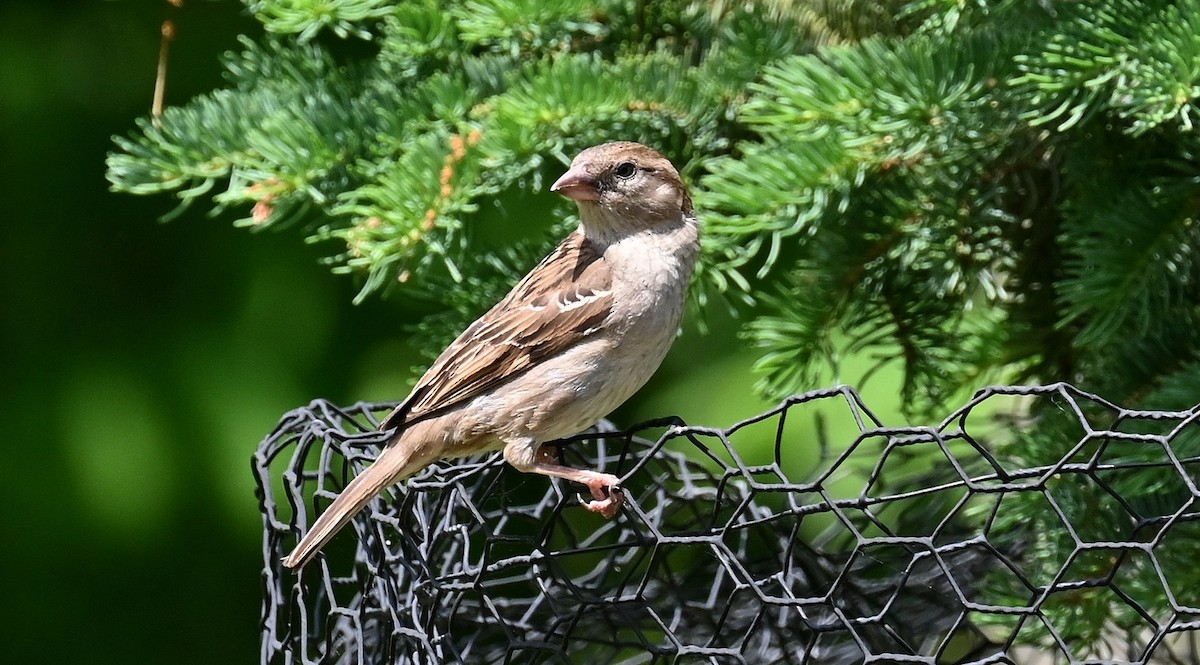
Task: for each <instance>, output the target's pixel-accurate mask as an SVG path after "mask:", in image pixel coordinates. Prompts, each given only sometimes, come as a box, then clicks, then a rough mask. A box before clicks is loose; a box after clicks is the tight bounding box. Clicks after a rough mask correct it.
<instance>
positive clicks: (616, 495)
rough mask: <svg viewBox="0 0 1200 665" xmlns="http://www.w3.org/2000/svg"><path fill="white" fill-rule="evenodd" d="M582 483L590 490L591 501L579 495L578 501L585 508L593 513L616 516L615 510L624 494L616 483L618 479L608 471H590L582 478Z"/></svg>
mask: <svg viewBox="0 0 1200 665" xmlns="http://www.w3.org/2000/svg"><path fill="white" fill-rule="evenodd" d="M581 482H583V484H584V485H587V487H588V489H589V490H591V491H592V497H594V500H593V501H588V500H587V499H585V498H584V497H583V495H580V496H579V502H580V503H582V504H583V506H584V507H585V508H587V509H588V510H590V511H592V512H593V513H600V514H601V515H603V516H605V517H607V518H608V519H612V518H614V517H616V516H617V512H618V511H620V510H621V504H622V503H624V502H625V495H624V494H622V493H621V488H620V486H619V485H618V484H617V483H618V482H620V479H619V478H617V477H616V476H614V475H612V474H608V473H590V474H588V477H587V478H586V479H582V480H581Z"/></svg>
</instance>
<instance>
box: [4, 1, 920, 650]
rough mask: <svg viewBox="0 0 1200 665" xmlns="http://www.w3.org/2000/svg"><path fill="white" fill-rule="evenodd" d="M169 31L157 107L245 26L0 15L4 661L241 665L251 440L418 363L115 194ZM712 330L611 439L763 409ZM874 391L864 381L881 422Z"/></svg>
mask: <svg viewBox="0 0 1200 665" xmlns="http://www.w3.org/2000/svg"><path fill="white" fill-rule="evenodd" d="M168 14H169V15H171V16H172V17H173V18H174V19H175V22H176V29H177V37H176V40H175V42H174V44H173V45H172V49H171V54H170V69H169V78H168V86H167V103H168V104H171V103H180V102H183V101H185V100H187V99H188V98H190V97H192V96H194V95H196V94H200V93H203V92H205V91H208V90H211V89H213V88H215V87H219V86H220V85H221V84H222V82H221V72H220V64H219V55H220V54H221V53H222V52H223V51H225V50H227V49H231V48H234V47H235V46H236V37H237V35H238V34H241V33H245V34H250V35H257V34H259V31H260V30H261V28H260V27H259V26H258V24H257V23H256V22H254V21H253V20H252V19H250V18H249V17H247V16H245V15H244V13H243V5H242V4H241V3H237V2H232V1H224V2H220V1H199V0H189V1H188V2H187V3H186V4H185V5H184V7H183V8H182V9H181V10H174V9H171V8H170V7H169V6H168V5H167V3H166V2H163V1H161V0H159V1H151V0H144V1H136V2H134V1H129V2H95V1H92V2H83V1H77V2H26V3H23V4H13V3H6V4H3V5H0V155H2V156H3V159H2V160H0V164H2V167H0V168H2V169H3V172H2V173H0V191H2V192H3V201H4V206H3V211H4V212H3V222H2V223H0V234H2V235H0V271H2V274H3V283H4V289H3V294H4V310H3V324H2V325H0V354H3V355H2V356H0V358H2V360H0V376H3V380H2V383H0V386H2V388H0V390H2V391H3V392H2V403H3V407H4V408H3V415H4V422H5V425H6V426H5V429H4V432H5V434H6V437H5V438H6V442H5V443H6V445H5V449H4V450H5V453H4V457H3V461H2V462H0V468H2V469H3V478H4V498H3V501H2V503H0V505H2V506H3V509H0V519H2V520H3V533H4V539H3V545H2V546H0V570H2V571H3V591H2V594H3V597H4V599H5V600H4V602H3V603H0V608H2V609H0V613H3V615H2V616H0V626H3V634H4V636H5V637H4V639H0V662H8V663H17V662H45V661H46V660H47V659H48V656H49V660H52V661H54V662H74V663H98V662H126V663H127V662H136V663H159V662H163V663H165V662H170V663H216V662H253V661H254V659H255V658H256V654H257V651H258V630H257V624H258V613H259V601H260V593H261V592H260V581H259V570H260V568H261V565H262V554H261V536H260V530H261V524H260V521H259V515H258V510H257V504H256V500H255V498H254V495H253V483H252V479H251V475H250V464H249V460H250V456H251V453H252V452H253V450H254V448H255V446H256V444H257V443H258V441H259V440H260V439H261V438H262V437H263V436H264V435H266V434H267V433H268V432H270V430H271V429H272V428H273V427H274V425H275V424H276V422H277V421H278V419H279V417H280V416H281V415H282V414H283V413H284V412H285V411H287V410H289V409H291V408H293V407H296V406H299V405H302V404H304V403H307V402H308V401H309V400H311V399H313V398H315V397H324V398H328V399H331V400H334V401H337V402H346V403H349V402H353V401H356V400H360V399H367V400H386V399H399V398H400V397H402V396H403V395H404V394H405V392H406V391H407V389H408V386H409V384H410V382H411V380H412V378H413V369H414V366H415V365H416V364H418V363H419V362H420V359H419V358H417V357H415V356H413V355H412V353H411V351H410V350H409V349H408V347H407V346H406V345H405V344H404V341H403V339H401V338H400V336H399V335H398V333H397V328H398V323H399V322H402V321H405V320H406V319H405V316H406V314H405V311H404V310H403V308H402V307H401V306H400V305H399V304H397V303H390V302H388V301H382V300H379V299H377V298H376V299H371V300H369V301H368V302H367V303H366V304H364V305H361V306H357V307H356V306H352V305H351V304H350V301H351V298H352V297H353V296H354V294H355V293H356V291H357V287H356V285H355V284H354V283H352V281H351V280H349V279H346V278H344V277H336V276H333V275H331V274H330V273H329V272H328V270H327V269H326V268H325V267H323V266H322V265H321V264H320V263H319V257H320V256H321V255H322V254H323V252H322V251H321V249H320V248H315V247H311V246H308V245H305V244H303V243H302V242H300V241H299V238H298V236H297V235H296V234H250V233H247V232H245V231H242V230H237V229H234V228H233V227H232V226H230V224H229V223H228V221H229V220H226V219H210V218H207V217H205V216H203V215H201V214H198V213H189V214H185V215H184V216H183V217H182V218H180V219H178V220H176V221H174V222H172V223H170V224H161V223H158V222H157V221H156V220H157V219H158V218H159V216H160V215H162V214H163V213H165V212H166V211H168V210H170V209H171V207H172V206H173V201H172V200H170V199H168V198H166V197H152V198H140V197H132V196H122V195H116V194H111V193H109V191H108V186H107V183H106V181H105V179H104V157H105V154H106V153H107V152H108V151H109V150H110V148H111V143H110V137H111V136H112V135H113V134H123V133H126V132H128V131H130V130H131V129H132V127H133V121H134V119H135V118H136V117H139V116H142V115H145V114H146V113H148V111H149V107H150V103H151V97H152V93H153V87H154V75H155V67H156V61H157V55H158V49H159V30H160V25H161V23H162V21H163V19H164V18H165V17H166V16H167V15H168ZM614 138H617V137H614ZM709 324H710V326H711V328H712V332H711V333H710V334H708V335H703V336H702V335H699V334H698V333H697V332H696V330H695V326H694V325H690V324H689V325H688V327H687V332H686V334H685V337H684V339H683V340H682V341H681V343H680V344H678V345H677V346H676V348H675V350H674V351H673V352H672V355H671V357H670V358H669V359H668V362H667V364H666V366H664V368H663V370H662V371H661V372H660V373H659V376H658V377H656V379H655V381H654V382H652V383H651V384H650V385H649V386H648V387H647V388H646V389H645V390H644V391H643V392H642V393H641V395H640V396H639V397H638V398H637V399H636V400H635V403H633V404H631V405H629V406H627V407H626V408H625V409H624V410H623V411H621V412H619V413H618V414H617V416H616V420H617V421H618V422H620V423H624V424H629V423H632V422H635V421H637V420H641V419H644V418H650V417H655V416H663V415H667V414H680V415H683V416H684V417H685V418H687V419H688V420H689V421H690V422H694V423H697V424H704V425H714V426H716V425H727V424H730V423H732V422H734V421H736V420H739V419H741V418H744V417H747V416H750V415H753V414H754V413H757V412H758V411H760V410H762V409H763V407H764V406H765V405H766V404H765V403H764V402H762V401H761V400H758V399H757V398H756V397H754V394H753V391H752V390H751V389H750V386H751V384H752V382H753V377H752V376H750V374H749V372H748V367H749V365H750V362H751V361H752V359H753V358H754V357H756V354H755V353H754V352H753V351H752V350H739V349H738V348H737V342H736V338H735V337H734V335H733V332H732V330H733V328H732V325H731V323H730V322H729V321H728V320H727V319H726V318H723V314H722V312H721V311H719V310H718V309H714V310H713V311H712V312H710V313H709ZM697 359H703V362H702V363H698V362H696V360H697ZM891 384H892V382H891V381H890V380H888V379H887V378H886V376H885V377H884V378H881V379H876V380H875V381H874V382H873V386H868V388H869V389H868V390H867V391H866V397H867V399H868V403H869V404H871V406H872V407H873V408H875V409H877V410H882V411H890V410H891V409H890V406H891V405H894V404H895V402H896V400H897V395H896V394H895V390H894V389H893V388H892V387H891ZM872 388H873V389H872ZM836 434H837V433H836V432H835V435H836Z"/></svg>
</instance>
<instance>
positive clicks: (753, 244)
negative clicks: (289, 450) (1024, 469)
mask: <svg viewBox="0 0 1200 665" xmlns="http://www.w3.org/2000/svg"><path fill="white" fill-rule="evenodd" d="M247 6H248V8H249V10H250V11H251V12H252V13H253V14H254V15H255V16H256V17H257V18H258V19H259V20H261V21H262V23H263V25H264V26H265V27H266V29H267V30H268V31H269V33H271V36H270V37H269V38H266V39H263V40H260V41H251V40H249V39H243V42H242V49H241V51H240V52H239V53H235V54H230V55H229V56H228V58H227V60H226V64H225V66H226V70H227V72H228V80H229V83H228V86H227V87H225V88H223V89H220V90H216V91H213V92H211V93H209V94H207V95H205V96H202V97H199V98H197V99H193V100H191V101H189V102H187V103H186V104H184V105H182V106H177V107H174V108H170V109H168V110H167V111H166V113H165V114H164V115H163V116H162V117H161V118H159V119H158V120H156V121H154V122H152V121H151V120H149V119H145V120H141V121H139V122H138V125H137V130H136V131H135V132H133V133H132V134H131V135H129V136H125V137H118V138H117V139H116V149H115V150H114V152H113V153H112V154H111V156H110V158H109V161H108V177H109V180H110V181H111V183H112V186H113V188H114V189H116V190H118V191H122V192H129V193H134V194H151V193H159V192H169V193H171V194H173V195H174V196H175V197H177V198H178V199H179V203H180V205H181V206H188V205H201V206H205V207H208V208H211V209H212V210H213V211H214V212H218V213H222V214H231V215H233V216H235V217H236V218H237V220H236V221H235V223H236V224H239V225H244V226H247V227H251V228H254V229H268V228H284V227H287V228H290V229H295V230H297V231H298V232H299V233H301V234H303V236H304V237H305V238H307V239H308V240H310V241H314V242H319V243H321V245H322V246H323V247H328V248H329V261H330V264H331V265H332V267H333V269H334V271H336V272H339V273H349V274H351V275H353V276H354V278H355V279H357V280H359V283H361V285H362V290H361V293H360V295H359V297H360V298H365V297H368V296H371V295H373V294H377V293H382V292H386V291H388V290H393V289H395V290H401V291H404V292H405V293H407V294H409V295H414V296H419V297H423V298H427V299H429V300H431V301H433V302H435V303H437V304H439V305H440V306H441V308H442V310H443V311H444V312H446V313H447V314H443V315H435V316H449V317H450V318H454V319H455V320H458V321H466V320H469V318H470V317H472V316H474V315H477V314H478V313H480V312H481V311H482V310H483V309H484V308H486V307H487V306H488V305H489V304H490V303H491V302H493V301H494V300H495V298H496V297H497V296H498V295H500V294H501V293H502V292H503V290H504V288H505V286H506V285H507V284H510V283H511V282H512V281H513V280H514V279H515V278H516V277H517V276H519V275H520V274H522V273H523V272H524V271H525V270H527V269H528V268H529V267H530V266H531V265H532V264H533V262H534V261H535V259H536V257H537V256H539V255H540V254H542V253H543V252H545V251H546V250H547V249H548V248H549V246H550V245H551V244H552V243H553V242H554V239H555V238H556V237H558V236H561V235H562V234H563V233H564V232H565V230H566V229H567V228H569V227H570V225H571V224H572V222H571V218H570V217H571V213H572V210H571V206H570V205H569V203H568V202H565V201H560V200H558V198H557V197H553V196H550V195H548V194H546V193H545V192H544V190H545V188H546V186H547V185H548V183H549V179H550V178H553V177H554V176H555V175H557V173H558V172H560V171H561V169H562V168H563V164H564V163H565V162H566V160H567V159H569V157H570V156H572V155H573V154H575V153H576V152H577V151H579V150H580V149H582V148H584V147H586V146H588V145H592V144H595V143H599V142H603V141H606V140H612V139H616V138H621V139H630V140H637V141H642V142H645V143H648V144H651V145H654V146H656V147H658V148H660V149H661V150H662V151H663V152H664V153H666V154H668V155H669V156H670V157H671V158H672V159H673V160H674V161H675V162H676V164H678V165H679V166H681V168H682V170H683V172H684V176H685V178H686V179H687V180H688V181H689V182H691V183H692V184H693V187H694V190H695V191H694V194H695V200H696V203H697V208H698V210H699V211H700V214H701V217H702V221H703V223H704V226H705V234H706V235H705V240H704V242H705V245H704V250H705V252H704V257H703V260H702V266H701V269H700V271H699V274H698V277H697V280H698V283H697V284H696V285H695V288H694V291H695V293H696V298H695V300H696V304H697V305H698V307H700V308H703V307H706V306H711V305H712V304H713V302H714V301H716V300H721V301H725V302H727V303H728V304H729V306H731V307H733V308H734V309H736V310H738V311H739V312H741V313H742V314H743V315H744V316H745V318H746V323H745V326H744V333H745V339H746V341H748V342H749V343H751V344H754V345H757V347H758V348H760V349H761V356H760V360H759V361H758V364H757V367H758V369H759V370H761V372H762V376H763V383H762V387H763V389H764V390H765V391H767V392H768V393H770V394H772V395H784V394H787V393H791V392H795V391H799V390H803V389H808V388H812V387H814V382H815V381H817V377H818V375H819V373H820V372H822V371H824V370H825V369H826V368H828V366H829V365H830V363H833V364H834V365H836V363H837V359H838V358H839V357H841V356H843V355H844V354H846V353H870V354H875V355H876V356H878V357H879V358H880V362H881V363H884V362H898V363H900V364H901V365H902V367H903V369H904V377H905V378H904V382H903V385H902V386H901V387H900V389H901V391H902V394H903V396H904V397H905V402H906V404H907V407H908V409H909V410H910V411H913V412H924V411H930V410H940V411H942V412H944V411H945V407H946V406H947V405H946V401H947V400H948V399H949V398H950V397H951V396H953V395H956V394H959V395H960V394H961V392H962V391H963V390H964V389H970V388H972V387H976V386H979V385H982V384H983V383H984V382H986V381H989V380H1004V381H1029V382H1033V381H1038V382H1054V381H1071V382H1074V383H1075V384H1077V385H1078V386H1080V387H1081V388H1083V389H1085V390H1090V391H1094V392H1097V393H1099V394H1101V395H1103V396H1104V397H1105V398H1107V399H1109V400H1112V401H1113V402H1116V403H1119V404H1123V405H1125V406H1129V407H1139V406H1141V407H1145V408H1158V409H1164V408H1188V407H1190V406H1192V405H1193V404H1195V403H1196V402H1198V401H1200V308H1198V304H1200V224H1198V215H1200V138H1198V135H1197V131H1196V127H1195V123H1196V121H1197V113H1198V111H1200V105H1198V104H1197V99H1198V98H1200V0H1180V1H1178V2H1152V1H1149V0H1147V1H1144V2H1138V1H1135V0H1102V1H1099V2H1087V3H1083V2H1075V3H1068V2H1055V1H1047V0H978V1H976V2H960V1H959V0H913V1H911V2H899V1H894V2H883V3H868V2H860V1H858V0H844V1H841V2H834V1H820V2H791V1H785V0H774V1H768V2H761V3H757V2H756V3H732V2H718V1H716V0H712V1H711V2H694V1H684V0H601V1H600V2H583V1H581V0H550V1H545V0H465V1H464V0H458V1H456V0H450V1H448V2H435V1H434V0H411V1H400V0H397V1H395V2H387V1H383V0H357V1H356V0H309V1H303V0H247ZM351 46H352V48H351ZM440 341H444V338H440V339H439V338H438V337H436V336H432V337H431V343H435V344H436V343H439V342H440ZM846 378H847V380H850V381H855V380H856V379H857V377H846ZM1027 415H1029V416H1031V417H1029V418H1027V419H1023V420H1022V422H1023V423H1024V424H1023V425H1022V426H1021V428H1020V429H1021V430H1022V431H1025V432H1027V433H1028V437H1026V438H1022V437H1016V438H1015V439H1014V442H1013V444H1012V445H1013V447H1014V448H1013V449H1014V451H1019V452H1020V451H1023V452H1020V454H1027V455H1028V462H1029V463H1030V464H1035V463H1037V461H1038V454H1037V452H1036V450H1033V449H1031V447H1034V448H1036V446H1043V445H1044V446H1053V445H1056V444H1055V443H1054V437H1053V433H1054V431H1055V427H1056V426H1057V425H1056V422H1057V421H1056V419H1055V416H1054V414H1053V413H1049V412H1047V413H1034V414H1027ZM1184 440H1185V441H1186V440H1187V438H1186V437H1184ZM1198 445H1200V444H1198ZM1196 452H1197V451H1191V452H1190V453H1189V452H1188V451H1183V450H1178V451H1176V454H1178V455H1179V456H1180V457H1186V456H1187V455H1188V454H1195V453H1196ZM1014 454H1017V453H1014ZM1053 457H1054V455H1048V458H1053ZM1126 482H1127V484H1128V486H1129V487H1130V488H1131V489H1130V491H1132V492H1133V493H1134V494H1138V493H1139V492H1140V493H1141V494H1143V495H1145V496H1146V498H1147V501H1149V499H1150V498H1151V495H1152V494H1153V492H1154V484H1153V482H1152V481H1151V480H1149V479H1147V478H1141V479H1139V478H1132V479H1128V480H1127V481H1126ZM1138 488H1141V489H1140V490H1139V489H1138ZM1074 500H1075V501H1076V502H1077V503H1079V504H1080V505H1087V497H1086V496H1084V495H1083V494H1076V495H1074ZM1151 504H1152V502H1150V503H1148V504H1147V505H1151ZM1012 510H1013V511H1014V512H1012V515H1014V516H1015V518H1018V519H1019V518H1020V516H1021V511H1020V507H1019V506H1017V507H1014V508H1013V509H1012ZM1031 510H1032V508H1031ZM1067 546H1068V544H1064V543H1061V542H1058V541H1056V540H1054V539H1053V538H1052V537H1051V536H1047V539H1046V540H1045V541H1044V542H1041V543H1036V544H1033V545H1030V546H1029V551H1031V552H1038V551H1041V550H1042V549H1045V548H1049V549H1057V548H1062V547H1067ZM1182 568H1187V569H1188V570H1191V569H1192V567H1191V566H1190V564H1188V565H1186V566H1182ZM1182 568H1181V570H1180V571H1176V572H1177V573H1178V575H1179V576H1182V577H1177V578H1176V579H1185V578H1186V579H1185V582H1186V583H1187V584H1190V588H1200V576H1197V574H1196V573H1195V572H1191V573H1188V572H1186V571H1184V570H1182ZM1187 575H1191V577H1190V578H1188V577H1187ZM1165 602H1166V601H1164V603H1165ZM1165 606H1166V605H1164V607H1165ZM1105 607H1107V606H1105ZM1076 609H1078V608H1076ZM1093 609H1095V608H1093ZM1102 609H1103V608H1102ZM1072 616H1074V617H1076V618H1075V619H1074V620H1072V619H1071V618H1070V617H1072ZM1089 616H1093V615H1092V614H1089V613H1088V612H1085V611H1082V610H1080V611H1077V612H1075V613H1074V614H1071V613H1070V612H1068V611H1067V610H1064V617H1065V619H1064V622H1063V623H1061V624H1058V627H1059V630H1069V629H1070V626H1075V629H1076V630H1077V631H1079V632H1080V633H1081V634H1084V633H1086V630H1089V629H1091V628H1094V626H1093V625H1092V624H1090V623H1088V621H1087V620H1086V617H1089ZM1072 621H1074V623H1072ZM1062 626H1067V627H1068V628H1066V629H1064V628H1063V627H1062Z"/></svg>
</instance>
